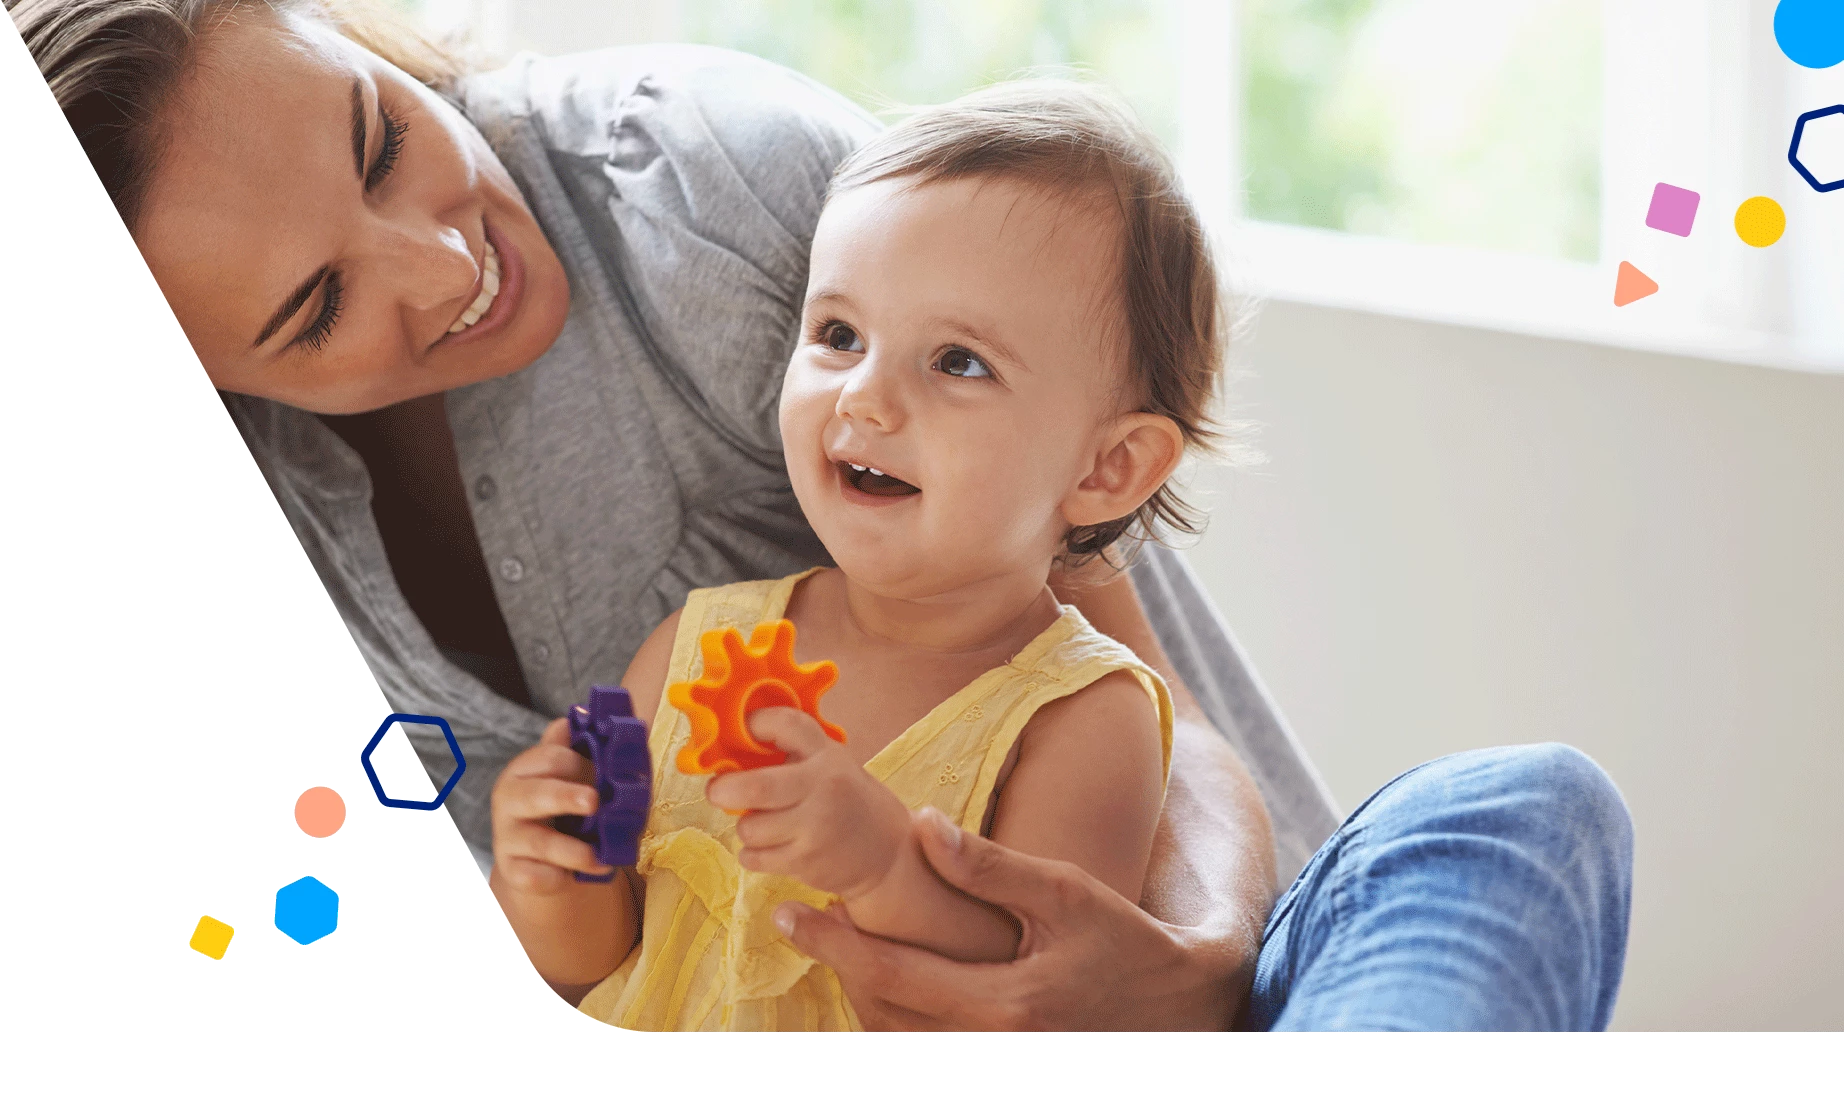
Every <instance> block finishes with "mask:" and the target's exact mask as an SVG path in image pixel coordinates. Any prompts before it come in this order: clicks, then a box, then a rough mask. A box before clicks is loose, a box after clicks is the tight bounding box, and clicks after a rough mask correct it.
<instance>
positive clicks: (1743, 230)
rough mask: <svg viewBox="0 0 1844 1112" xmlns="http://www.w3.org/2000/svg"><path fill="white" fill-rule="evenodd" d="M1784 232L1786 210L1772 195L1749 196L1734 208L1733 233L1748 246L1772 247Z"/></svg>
mask: <svg viewBox="0 0 1844 1112" xmlns="http://www.w3.org/2000/svg"><path fill="white" fill-rule="evenodd" d="M1785 232H1786V210H1785V209H1783V208H1781V207H1780V202H1778V201H1776V200H1774V199H1773V198H1772V197H1750V198H1748V199H1747V200H1746V201H1743V202H1742V205H1741V207H1740V208H1738V209H1736V210H1735V234H1736V235H1738V236H1740V237H1742V242H1743V243H1745V244H1747V245H1748V246H1750V247H1772V246H1773V245H1774V244H1775V243H1778V242H1779V241H1780V237H1781V235H1783V234H1784V233H1785Z"/></svg>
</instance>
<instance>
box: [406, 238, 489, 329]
mask: <svg viewBox="0 0 1844 1112" xmlns="http://www.w3.org/2000/svg"><path fill="white" fill-rule="evenodd" d="M383 238H384V244H385V250H384V252H383V254H384V256H385V262H386V264H387V266H388V269H389V270H390V271H391V272H392V273H394V275H395V277H396V285H397V287H398V291H399V292H398V296H399V298H400V299H401V301H402V302H403V304H404V306H405V307H406V308H409V309H414V310H419V311H420V310H432V309H439V308H445V307H451V306H456V305H459V304H460V303H461V301H462V299H463V298H466V297H468V296H469V295H471V294H472V293H473V292H474V287H475V286H476V285H477V284H478V283H479V281H480V257H481V255H482V254H483V253H484V252H485V250H486V245H485V244H481V245H480V246H479V247H476V246H474V245H472V244H470V243H469V242H468V238H467V235H466V233H464V232H463V231H462V230H461V229H460V228H458V227H455V226H454V225H453V224H450V223H448V222H446V221H441V220H423V221H415V222H407V223H392V224H391V225H390V226H389V227H388V229H387V230H386V231H385V233H384V236H383Z"/></svg>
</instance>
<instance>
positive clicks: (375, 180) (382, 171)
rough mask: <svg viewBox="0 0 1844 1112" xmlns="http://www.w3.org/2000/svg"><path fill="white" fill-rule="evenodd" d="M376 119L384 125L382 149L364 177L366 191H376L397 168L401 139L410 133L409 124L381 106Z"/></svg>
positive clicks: (400, 151) (401, 146)
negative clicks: (369, 171)
mask: <svg viewBox="0 0 1844 1112" xmlns="http://www.w3.org/2000/svg"><path fill="white" fill-rule="evenodd" d="M378 118H379V119H380V120H382V121H383V124H384V148H383V149H382V150H380V151H379V152H378V161H377V162H375V163H373V164H372V167H371V173H369V174H366V175H365V188H366V190H367V191H369V190H373V189H376V188H377V187H378V186H379V184H381V183H382V182H383V181H384V179H385V178H388V177H390V176H391V171H392V170H394V169H396V168H397V156H398V155H401V154H402V153H403V137H404V136H405V135H406V134H408V133H409V131H410V125H409V124H407V123H404V122H402V121H400V120H398V119H397V117H395V116H393V115H391V114H390V113H389V112H387V111H385V109H384V106H383V105H381V104H380V105H379V106H378Z"/></svg>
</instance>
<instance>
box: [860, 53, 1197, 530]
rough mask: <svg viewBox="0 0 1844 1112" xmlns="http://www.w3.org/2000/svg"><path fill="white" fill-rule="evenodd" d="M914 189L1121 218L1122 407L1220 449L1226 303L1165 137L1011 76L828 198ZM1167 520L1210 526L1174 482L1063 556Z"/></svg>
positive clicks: (922, 128) (1090, 94) (890, 136)
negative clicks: (1035, 194)
mask: <svg viewBox="0 0 1844 1112" xmlns="http://www.w3.org/2000/svg"><path fill="white" fill-rule="evenodd" d="M908 177H913V178H915V179H916V183H917V184H921V185H926V184H928V183H931V182H939V181H951V180H955V179H961V178H975V177H977V178H1001V179H1007V180H1010V181H1014V182H1019V183H1022V184H1025V185H1029V186H1033V187H1039V188H1042V189H1044V190H1046V191H1048V192H1050V193H1052V194H1054V195H1059V196H1062V197H1066V198H1068V199H1070V200H1072V201H1083V202H1091V203H1092V202H1093V201H1095V200H1099V201H1100V202H1101V203H1102V204H1103V205H1104V206H1106V208H1107V209H1110V210H1112V211H1113V212H1115V213H1116V214H1117V216H1118V230H1117V235H1118V240H1117V242H1118V243H1119V262H1118V272H1117V274H1116V276H1115V281H1116V287H1117V289H1116V292H1117V295H1118V302H1117V303H1118V304H1119V306H1120V314H1119V315H1120V317H1121V318H1122V319H1120V320H1118V321H1117V322H1115V325H1114V327H1115V328H1117V329H1118V330H1119V331H1118V332H1116V333H1114V336H1115V338H1118V339H1124V341H1125V343H1124V345H1122V346H1123V347H1124V350H1125V352H1126V356H1127V366H1126V367H1125V368H1124V372H1125V375H1124V381H1123V383H1122V400H1123V406H1122V408H1123V410H1125V411H1139V412H1145V413H1156V414H1160V415H1162V416H1165V417H1169V418H1171V420H1172V421H1173V422H1174V423H1175V424H1176V425H1177V426H1178V429H1179V431H1180V432H1181V433H1182V434H1183V435H1184V440H1185V444H1186V445H1187V446H1188V447H1200V448H1207V447H1211V446H1213V445H1214V444H1215V443H1216V442H1217V440H1218V439H1219V437H1220V436H1221V433H1222V429H1221V428H1220V427H1219V425H1218V424H1217V423H1216V422H1215V421H1214V420H1213V419H1212V417H1211V414H1210V408H1211V401H1212V398H1213V396H1214V394H1215V392H1216V387H1217V382H1218V380H1219V377H1220V376H1221V374H1222V371H1223V363H1224V357H1225V348H1226V346H1227V338H1228V332H1229V320H1228V316H1229V313H1228V305H1227V301H1226V299H1225V297H1224V295H1223V291H1222V289H1221V288H1220V286H1219V283H1218V278H1217V267H1216V262H1215V260H1214V258H1213V257H1212V255H1211V250H1210V242H1209V239H1208V238H1207V237H1206V235H1205V234H1204V228H1203V224H1202V222H1201V221H1200V220H1199V218H1198V215H1197V210H1196V209H1195V208H1193V207H1192V205H1191V202H1190V200H1189V198H1188V197H1186V195H1185V192H1184V189H1183V187H1182V185H1181V184H1180V182H1179V179H1178V174H1177V171H1176V170H1174V169H1173V167H1172V163H1171V160H1170V159H1169V158H1167V157H1166V155H1165V152H1164V151H1163V150H1162V149H1161V148H1160V145H1159V142H1158V140H1157V139H1156V138H1154V137H1153V135H1152V133H1151V132H1149V131H1148V130H1147V129H1146V128H1145V127H1144V126H1143V125H1141V124H1140V123H1139V121H1138V120H1136V119H1135V118H1134V116H1133V114H1132V112H1131V111H1129V110H1128V109H1127V108H1126V106H1125V105H1123V104H1122V103H1121V102H1120V101H1119V100H1117V99H1116V98H1115V97H1114V96H1112V95H1111V94H1109V93H1108V92H1106V91H1105V90H1102V89H1100V88H1098V87H1096V86H1093V85H1087V84H1083V83H1081V82H1076V81H1066V80H1044V79H1035V80H1026V81H1008V82H1004V83H1001V84H998V85H993V86H990V87H989V88H985V89H981V90H980V91H978V92H974V93H969V94H968V95H966V96H963V97H961V98H960V99H958V100H955V101H952V102H950V103H948V104H944V105H940V106H938V107H933V108H925V109H922V110H921V111H919V112H917V113H915V114H914V115H912V116H910V117H908V118H907V119H905V120H904V121H903V122H902V123H900V124H897V125H896V126H895V127H892V128H890V129H889V130H887V131H885V132H883V133H881V134H879V135H878V136H877V137H876V138H874V139H872V140H871V141H870V142H868V143H866V144H865V145H864V146H863V147H860V148H859V149H858V150H857V151H856V152H855V153H854V154H852V156H851V157H850V158H847V159H846V160H845V162H844V163H842V164H841V165H840V166H839V169H838V172H837V173H836V174H835V175H834V176H833V179H832V187H831V190H830V192H829V194H828V195H829V196H837V195H838V194H839V193H842V192H844V191H845V190H848V189H852V188H855V187H857V186H862V185H870V184H871V183H873V182H879V181H884V180H887V179H890V178H908ZM1161 526H1163V527H1164V528H1166V529H1168V530H1173V531H1176V532H1180V533H1197V532H1200V531H1201V530H1202V516H1201V515H1200V514H1199V513H1198V512H1197V510H1195V509H1194V508H1193V507H1192V506H1191V505H1189V504H1188V503H1187V502H1186V501H1185V500H1184V499H1183V498H1182V497H1181V496H1180V495H1179V494H1178V493H1177V491H1175V490H1174V489H1173V484H1172V482H1171V481H1170V480H1167V481H1166V483H1165V484H1163V485H1162V486H1160V488H1159V489H1158V490H1157V491H1156V492H1154V494H1153V495H1152V497H1151V498H1148V499H1147V500H1146V502H1145V503H1144V504H1142V505H1141V506H1140V508H1139V509H1138V510H1136V511H1134V512H1133V513H1131V514H1129V515H1127V516H1126V517H1122V518H1118V519H1116V520H1114V521H1106V522H1102V523H1100V524H1097V525H1083V526H1077V527H1075V528H1072V529H1071V530H1070V531H1069V532H1068V534H1066V535H1065V537H1064V539H1063V545H1064V559H1065V561H1066V562H1069V563H1082V562H1084V561H1086V560H1088V559H1089V558H1092V557H1094V556H1096V555H1098V554H1102V553H1105V552H1107V550H1108V548H1109V546H1110V545H1113V544H1114V543H1115V542H1116V541H1119V540H1121V539H1122V538H1123V537H1126V538H1128V539H1130V540H1133V541H1141V540H1147V539H1152V538H1153V537H1155V536H1156V535H1157V533H1158V530H1159V529H1160V527H1161Z"/></svg>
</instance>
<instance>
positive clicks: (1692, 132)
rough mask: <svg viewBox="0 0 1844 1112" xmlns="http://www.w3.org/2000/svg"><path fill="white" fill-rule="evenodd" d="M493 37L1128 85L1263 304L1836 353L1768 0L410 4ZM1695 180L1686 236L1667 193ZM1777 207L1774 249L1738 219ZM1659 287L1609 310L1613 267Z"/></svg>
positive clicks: (862, 77)
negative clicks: (1789, 151)
mask: <svg viewBox="0 0 1844 1112" xmlns="http://www.w3.org/2000/svg"><path fill="white" fill-rule="evenodd" d="M393 2H394V3H396V4H397V5H398V6H399V7H400V8H403V9H405V10H408V11H411V12H413V13H415V14H417V15H419V16H420V17H421V18H424V19H425V20H427V21H428V22H430V24H431V25H432V26H436V27H438V28H454V27H466V28H469V29H471V30H472V31H473V32H474V33H475V36H476V38H477V39H479V40H481V41H482V44H483V45H484V46H486V47H487V48H489V49H490V50H495V51H498V52H502V53H503V52H507V51H510V50H513V49H523V48H531V49H538V50H542V51H551V52H561V51H566V50H572V49H582V48H585V47H588V46H594V45H603V44H609V43H615V42H637V41H648V40H664V39H680V40H684V39H689V40H693V41H701V42H709V43H715V44H718V45H723V46H729V47H733V48H736V49H740V50H747V51H750V52H751V53H756V54H760V55H762V56H764V57H768V58H771V59H773V60H775V61H778V62H781V63H783V64H786V65H789V66H792V67H794V68H796V69H799V70H802V71H803V72H806V73H808V74H811V75H812V76H814V77H816V78H818V79H820V80H822V81H824V82H826V83H827V84H830V85H832V86H833V87H835V88H837V89H839V90H840V91H841V92H843V93H845V94H847V95H848V96H852V97H854V98H856V99H857V100H859V101H860V103H863V104H865V105H867V106H868V107H871V108H873V109H876V108H880V107H884V106H887V105H890V104H893V103H930V102H934V101H939V100H943V99H947V98H949V97H952V96H954V95H956V94H958V93H959V92H961V91H963V90H965V89H968V88H972V87H975V86H978V85H980V84H983V83H985V82H988V81H991V80H996V79H999V78H1003V77H1006V76H1011V75H1014V74H1016V73H1019V72H1021V71H1025V70H1029V69H1041V68H1044V67H1073V68H1075V69H1077V70H1079V71H1082V72H1085V73H1087V74H1089V75H1091V76H1093V77H1094V78H1096V79H1098V80H1101V81H1104V82H1106V83H1108V84H1110V85H1112V86H1114V87H1115V88H1116V89H1117V90H1118V91H1120V92H1121V93H1122V95H1123V96H1125V97H1126V99H1127V100H1128V101H1129V102H1130V103H1131V104H1133V106H1134V107H1135V109H1136V110H1137V111H1138V112H1139V113H1140V115H1141V117H1142V118H1143V119H1144V120H1145V121H1146V122H1147V123H1148V124H1149V125H1150V126H1151V127H1152V128H1153V129H1154V130H1155V131H1156V132H1157V133H1158V134H1160V135H1161V136H1162V137H1163V138H1164V139H1165V140H1166V141H1167V142H1168V143H1170V144H1171V146H1172V148H1173V151H1174V153H1175V155H1176V156H1177V159H1178V162H1179V165H1180V167H1181V169H1182V170H1183V171H1184V173H1185V176H1186V179H1187V181H1188V182H1189V183H1190V186H1191V189H1192V192H1193V195H1194V196H1195V197H1196V199H1197V201H1198V203H1199V206H1200V208H1202V209H1203V210H1204V212H1205V215H1206V218H1207V219H1208V220H1209V221H1210V222H1211V223H1212V224H1213V225H1216V226H1218V227H1219V228H1224V229H1228V230H1229V234H1228V235H1227V236H1226V237H1225V243H1226V247H1227V250H1228V253H1229V256H1230V258H1231V260H1232V264H1234V265H1235V270H1236V272H1237V273H1239V274H1242V275H1244V276H1245V278H1246V279H1247V281H1248V282H1249V284H1251V285H1253V286H1254V287H1256V288H1257V289H1259V290H1261V291H1264V292H1267V293H1269V294H1271V295H1273V296H1277V297H1284V298H1289V299H1295V300H1304V301H1313V302H1320V303H1327V304H1335V305H1346V306H1352V307H1359V308H1366V309H1371V310H1376V311H1382V312H1390V313H1399V314H1404V315H1410V316H1417V317H1424V318H1431V319H1445V320H1451V321H1455V322H1459V323H1465V324H1471V325H1482V326H1486V327H1498V328H1511V329H1517V330H1521V331H1532V332H1538V333H1545V334H1552V335H1564V336H1571V337H1580V338H1586V339H1592V340H1596V341H1600V342H1607V343H1615V344H1623V345H1631V346H1642V347H1650V348H1663V349H1675V350H1683V351H1686V352H1690V353H1694V354H1703V355H1715V356H1717V357H1729V358H1735V359H1739V360H1745V361H1753V362H1764V363H1774V364H1783V365H1791V366H1802V367H1818V368H1823V369H1839V368H1844V312H1839V311H1837V309H1836V308H1835V307H1836V306H1838V305H1844V194H1831V195H1827V196H1821V195H1819V194H1816V193H1814V192H1813V191H1812V190H1810V189H1809V188H1808V187H1806V186H1805V185H1804V184H1803V183H1802V182H1800V180H1799V179H1798V178H1797V176H1796V175H1795V174H1794V172H1793V171H1792V169H1791V167H1790V166H1789V165H1788V164H1787V161H1786V157H1785V154H1786V145H1787V141H1788V139H1789V138H1790V135H1791V127H1792V122H1793V120H1794V119H1795V118H1796V117H1797V115H1798V114H1799V113H1800V112H1803V111H1806V110H1808V109H1810V108H1813V107H1817V106H1823V105H1829V104H1831V103H1835V102H1836V101H1837V100H1838V99H1839V97H1838V96H1837V92H1836V89H1835V88H1834V89H1833V90H1832V92H1831V93H1830V94H1827V93H1826V92H1825V91H1824V76H1825V75H1824V74H1815V73H1814V72H1813V71H1801V70H1799V69H1798V67H1796V66H1794V65H1792V64H1791V63H1790V62H1788V61H1787V60H1786V59H1785V58H1783V57H1781V56H1780V54H1779V52H1778V49H1777V48H1776V47H1775V44H1774V42H1773V36H1772V30H1771V27H1772V15H1773V6H1774V0H1492V2H1490V3H1480V2H1479V0H1237V2H1234V3H1227V2H1221V0H828V2H825V3H814V2H800V0H393ZM1660 181H1664V182H1669V183H1672V184H1675V185H1679V186H1682V187H1685V188H1688V189H1692V190H1695V191H1697V192H1698V193H1700V194H1701V195H1702V198H1703V200H1702V205H1701V209H1700V211H1699V213H1698V216H1697V224H1696V228H1695V232H1694V234H1693V235H1692V236H1691V237H1689V238H1687V239H1680V238H1679V237H1675V236H1671V235H1668V234H1666V233H1663V232H1659V231H1656V230H1653V229H1649V228H1647V227H1646V226H1645V223H1644V220H1645V214H1646V208H1647V204H1648V202H1649V199H1650V196H1651V193H1652V189H1653V187H1654V185H1656V184H1657V183H1658V182H1660ZM1757 194H1761V195H1766V196H1770V197H1774V198H1775V199H1776V200H1778V201H1779V202H1780V203H1781V204H1782V205H1784V206H1785V208H1786V212H1787V217H1788V231H1787V235H1786V237H1785V240H1784V241H1783V242H1782V244H1780V245H1776V246H1775V247H1773V248H1768V249H1757V248H1751V247H1747V246H1745V245H1744V244H1742V243H1741V242H1740V240H1739V239H1738V238H1737V237H1736V236H1735V234H1734V233H1733V230H1732V228H1731V226H1730V224H1731V220H1732V218H1733V215H1734V212H1735V208H1736V206H1737V205H1739V204H1740V202H1741V201H1742V200H1744V199H1746V198H1747V197H1750V196H1754V195H1757ZM1622 260H1625V261H1630V262H1632V263H1633V264H1634V265H1636V266H1638V267H1639V268H1640V269H1642V270H1644V271H1645V272H1646V273H1648V274H1649V275H1651V276H1652V277H1653V278H1654V279H1655V280H1656V281H1658V283H1659V284H1660V286H1661V287H1662V288H1661V291H1660V293H1659V294H1658V295H1655V296H1653V297H1651V298H1648V299H1646V300H1645V301H1642V302H1639V303H1636V304H1634V305H1631V306H1628V307H1626V308H1624V309H1618V308H1615V307H1614V306H1613V304H1612V293H1613V285H1614V274H1615V270H1616V268H1617V266H1618V264H1619V263H1620V262H1621V261H1622Z"/></svg>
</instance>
